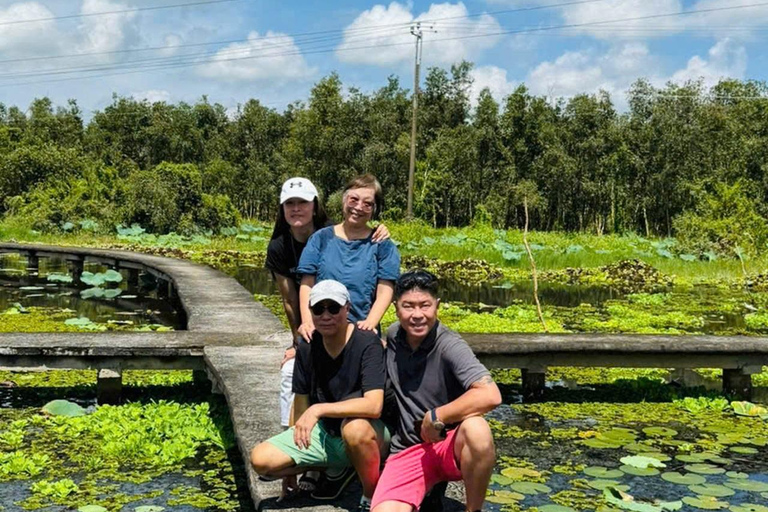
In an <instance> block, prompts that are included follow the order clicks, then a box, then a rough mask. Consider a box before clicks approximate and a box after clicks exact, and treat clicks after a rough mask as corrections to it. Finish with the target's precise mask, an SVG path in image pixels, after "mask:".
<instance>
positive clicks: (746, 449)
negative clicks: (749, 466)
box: [728, 446, 757, 455]
mask: <svg viewBox="0 0 768 512" xmlns="http://www.w3.org/2000/svg"><path fill="white" fill-rule="evenodd" d="M728 449H729V450H730V451H732V452H733V453H743V454H745V455H753V454H755V453H757V448H752V447H751V446H731V447H730V448H728Z"/></svg>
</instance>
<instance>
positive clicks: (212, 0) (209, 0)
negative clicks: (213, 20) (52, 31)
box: [0, 0, 240, 25]
mask: <svg viewBox="0 0 768 512" xmlns="http://www.w3.org/2000/svg"><path fill="white" fill-rule="evenodd" d="M238 1H240V0H206V1H204V2H188V3H184V4H174V5H157V6H154V7H136V8H133V9H120V10H116V11H101V12H91V13H85V14H68V15H66V16H50V17H48V18H34V19H29V20H13V21H0V25H21V24H23V23H38V22H41V21H58V20H69V19H74V18H90V17H92V16H107V15H110V14H127V13H131V12H140V11H159V10H161V9H175V8H177V7H195V6H198V5H209V4H223V3H226V2H238Z"/></svg>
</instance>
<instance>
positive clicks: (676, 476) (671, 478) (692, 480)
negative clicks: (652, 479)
mask: <svg viewBox="0 0 768 512" xmlns="http://www.w3.org/2000/svg"><path fill="white" fill-rule="evenodd" d="M661 478H662V479H663V480H666V481H667V482H671V483H673V484H682V485H700V484H703V483H704V482H706V481H707V479H706V478H704V477H703V476H701V475H696V474H693V473H688V474H687V475H683V474H681V473H678V472H677V471H669V472H667V473H662V474H661Z"/></svg>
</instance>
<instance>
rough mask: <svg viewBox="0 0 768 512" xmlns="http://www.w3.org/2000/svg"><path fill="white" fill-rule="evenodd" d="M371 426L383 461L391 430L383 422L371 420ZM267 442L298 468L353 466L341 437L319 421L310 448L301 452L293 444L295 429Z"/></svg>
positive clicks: (387, 449) (313, 431) (314, 429)
mask: <svg viewBox="0 0 768 512" xmlns="http://www.w3.org/2000/svg"><path fill="white" fill-rule="evenodd" d="M371 425H372V426H373V429H374V430H375V431H376V439H378V441H379V448H380V450H381V453H382V460H383V456H385V455H386V453H387V452H388V451H389V438H390V435H389V430H387V427H386V426H384V422H383V421H381V420H371ZM267 442H268V443H269V444H271V445H272V446H275V447H276V448H277V449H278V450H280V451H281V452H283V453H285V454H286V455H288V456H289V457H290V458H291V459H293V462H294V463H295V464H296V465H297V466H303V467H317V468H346V467H348V466H351V465H352V463H351V462H350V461H349V457H347V451H346V450H345V449H344V441H343V440H342V439H341V437H340V436H334V435H331V434H329V433H328V432H327V431H326V430H325V427H323V422H322V421H318V422H317V425H315V428H313V429H312V437H311V439H310V442H309V448H306V449H303V450H301V449H299V447H298V446H296V444H295V443H294V442H293V427H291V428H289V429H288V430H284V431H283V432H282V433H280V434H278V435H276V436H273V437H270V438H269V439H267Z"/></svg>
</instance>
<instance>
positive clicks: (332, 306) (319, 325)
mask: <svg viewBox="0 0 768 512" xmlns="http://www.w3.org/2000/svg"><path fill="white" fill-rule="evenodd" d="M310 310H311V311H312V322H314V324H315V329H317V331H318V332H319V333H320V334H322V335H323V336H333V335H335V334H336V333H338V332H339V331H340V330H341V329H345V328H346V326H347V323H348V322H347V313H349V304H346V305H344V306H339V305H338V304H337V303H336V302H334V301H332V300H330V299H326V300H321V301H320V302H318V303H317V304H315V305H314V306H311V307H310ZM333 311H336V312H335V313H334V312H333ZM317 313H320V314H319V315H318V314H317Z"/></svg>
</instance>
